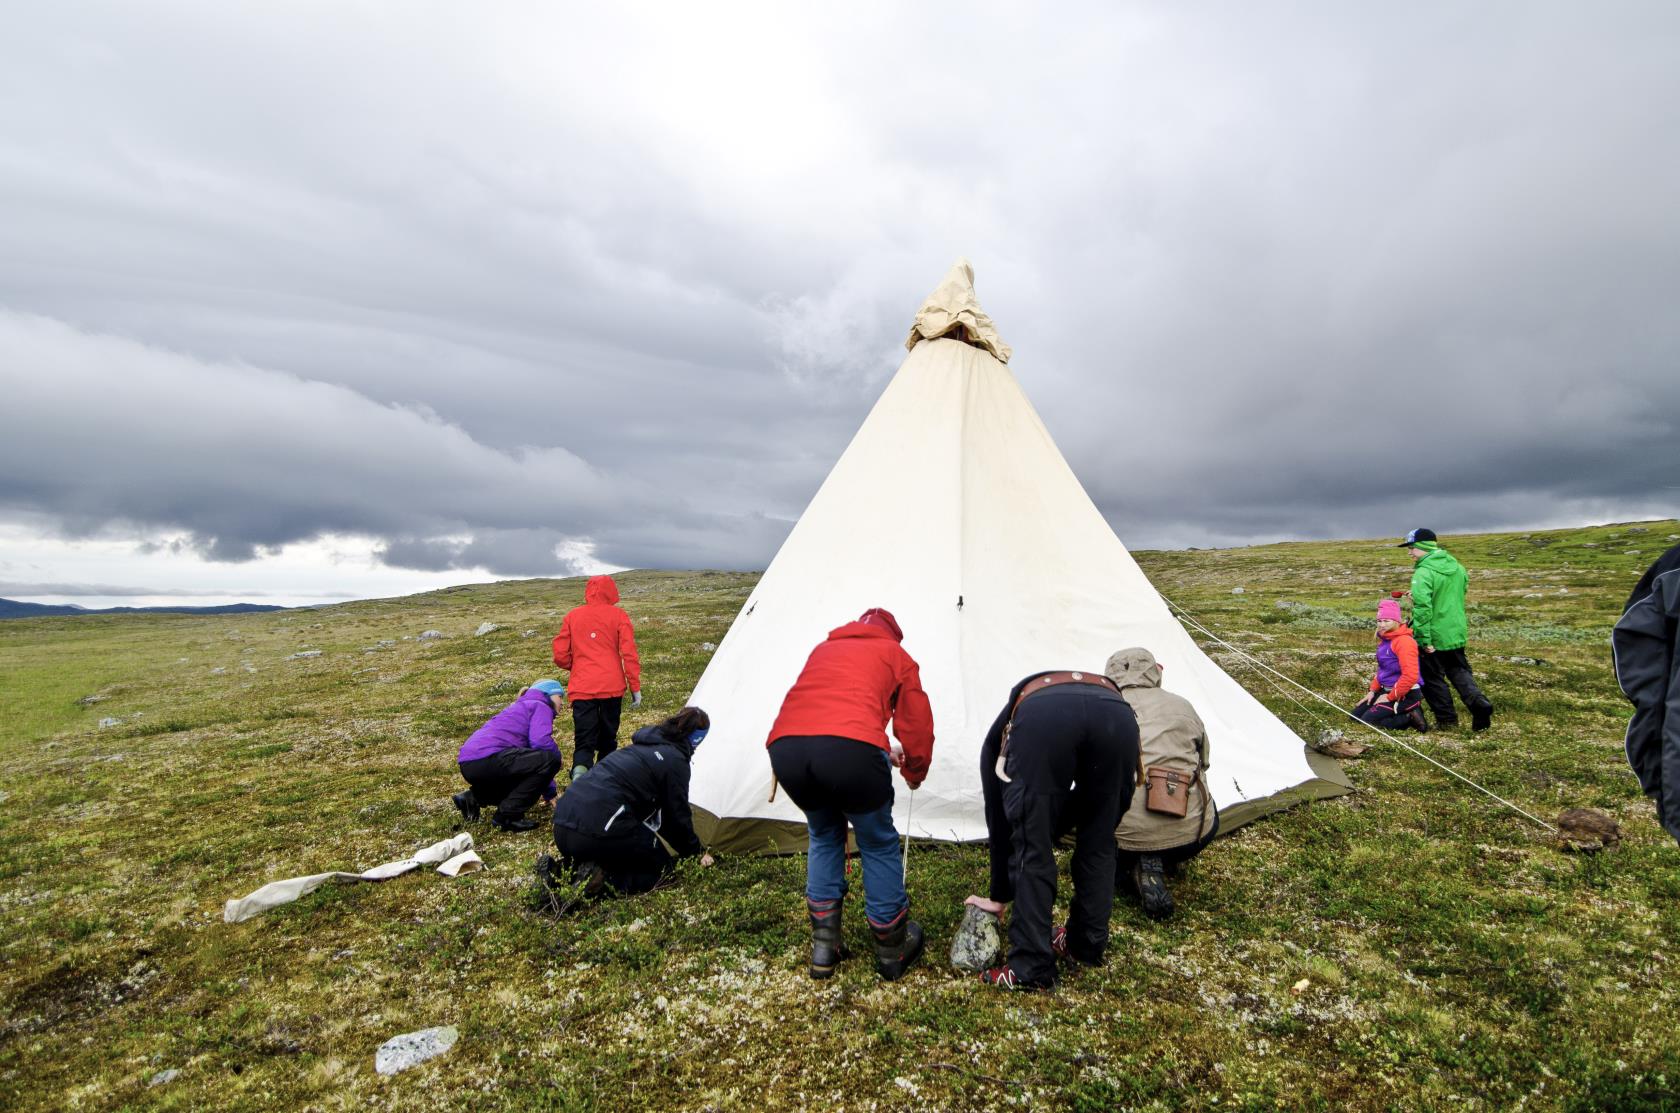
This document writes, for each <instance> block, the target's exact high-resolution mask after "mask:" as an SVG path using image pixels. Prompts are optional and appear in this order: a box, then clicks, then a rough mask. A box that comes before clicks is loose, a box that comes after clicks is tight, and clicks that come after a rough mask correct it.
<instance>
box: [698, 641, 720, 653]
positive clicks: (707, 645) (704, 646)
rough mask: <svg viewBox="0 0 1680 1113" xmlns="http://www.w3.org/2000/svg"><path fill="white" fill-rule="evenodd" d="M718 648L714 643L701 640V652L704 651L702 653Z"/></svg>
mask: <svg viewBox="0 0 1680 1113" xmlns="http://www.w3.org/2000/svg"><path fill="white" fill-rule="evenodd" d="M716 648H717V646H715V645H713V644H712V643H711V642H701V643H700V652H702V653H710V652H712V651H713V650H714V649H716Z"/></svg>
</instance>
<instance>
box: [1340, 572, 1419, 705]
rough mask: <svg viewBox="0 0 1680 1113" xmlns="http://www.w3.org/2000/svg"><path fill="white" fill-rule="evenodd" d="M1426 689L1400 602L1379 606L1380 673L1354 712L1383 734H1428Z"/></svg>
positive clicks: (1378, 662)
mask: <svg viewBox="0 0 1680 1113" xmlns="http://www.w3.org/2000/svg"><path fill="white" fill-rule="evenodd" d="M1422 704H1423V686H1422V682H1421V681H1420V680H1419V678H1418V645H1417V639H1416V638H1414V637H1412V630H1411V627H1409V626H1407V625H1406V623H1405V620H1404V619H1403V617H1402V616H1401V613H1400V602H1399V600H1397V599H1384V600H1383V601H1382V602H1381V603H1378V604H1377V672H1376V675H1375V676H1373V677H1371V688H1370V691H1368V692H1366V693H1365V698H1364V699H1362V700H1360V701H1359V702H1358V703H1357V704H1355V705H1354V706H1353V708H1352V709H1351V710H1352V712H1353V714H1355V715H1357V716H1359V718H1361V719H1363V720H1364V721H1365V722H1367V723H1370V724H1371V725H1372V726H1376V727H1381V728H1382V729H1383V730H1417V731H1427V730H1428V729H1429V723H1428V721H1427V720H1425V719H1424V717H1423V706H1422Z"/></svg>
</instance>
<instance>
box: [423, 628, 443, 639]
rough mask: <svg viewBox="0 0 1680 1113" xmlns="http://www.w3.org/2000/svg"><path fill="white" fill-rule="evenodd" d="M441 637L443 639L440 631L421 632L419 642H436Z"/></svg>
mask: <svg viewBox="0 0 1680 1113" xmlns="http://www.w3.org/2000/svg"><path fill="white" fill-rule="evenodd" d="M441 637H443V631H442V630H423V631H421V633H420V640H421V641H423V642H430V641H436V640H437V639H439V638H441Z"/></svg>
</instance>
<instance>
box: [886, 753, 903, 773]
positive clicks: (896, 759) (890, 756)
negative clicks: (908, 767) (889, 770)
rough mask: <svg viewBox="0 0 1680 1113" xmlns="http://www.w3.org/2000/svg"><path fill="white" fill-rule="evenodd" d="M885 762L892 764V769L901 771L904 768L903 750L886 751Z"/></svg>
mask: <svg viewBox="0 0 1680 1113" xmlns="http://www.w3.org/2000/svg"><path fill="white" fill-rule="evenodd" d="M887 760H888V761H890V762H892V766H893V768H894V769H903V768H904V751H903V750H888V751H887Z"/></svg>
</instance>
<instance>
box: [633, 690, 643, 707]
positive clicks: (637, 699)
mask: <svg viewBox="0 0 1680 1113" xmlns="http://www.w3.org/2000/svg"><path fill="white" fill-rule="evenodd" d="M641 705H642V693H640V692H631V693H630V706H631V707H640V706H641Z"/></svg>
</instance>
